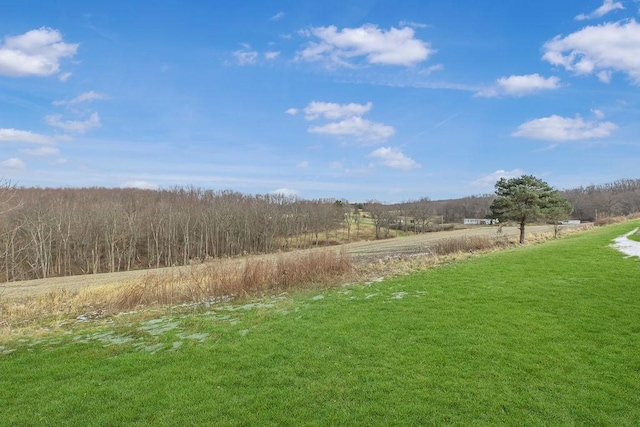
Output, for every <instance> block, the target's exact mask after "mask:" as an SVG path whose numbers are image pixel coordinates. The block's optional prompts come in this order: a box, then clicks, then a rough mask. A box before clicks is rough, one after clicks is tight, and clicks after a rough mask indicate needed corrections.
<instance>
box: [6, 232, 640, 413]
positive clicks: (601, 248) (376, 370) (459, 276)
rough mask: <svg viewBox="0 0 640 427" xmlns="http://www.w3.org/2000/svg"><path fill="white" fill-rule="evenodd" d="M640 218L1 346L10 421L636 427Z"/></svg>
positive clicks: (639, 402)
mask: <svg viewBox="0 0 640 427" xmlns="http://www.w3.org/2000/svg"><path fill="white" fill-rule="evenodd" d="M637 226H638V221H635V222H627V223H623V224H618V225H612V226H607V227H603V228H598V229H595V230H592V231H590V232H586V233H581V234H576V235H572V236H569V237H566V238H564V239H561V240H557V241H551V242H548V243H545V244H541V245H533V246H527V247H521V248H516V249H510V250H507V251H503V252H496V253H491V254H488V255H483V256H478V257H473V258H471V259H467V260H465V261H460V262H456V263H451V264H448V265H444V266H440V267H438V268H435V269H431V270H428V271H425V272H422V273H419V274H413V275H409V276H405V277H401V278H398V279H393V280H385V281H374V282H371V283H367V284H354V285H351V286H348V287H342V288H334V289H327V290H323V291H320V290H315V291H313V290H312V291H309V290H307V291H300V292H296V293H293V294H281V295H275V296H272V297H269V298H265V299H263V300H259V301H249V302H246V303H244V304H239V303H238V304H234V305H224V304H223V305H218V306H212V307H209V308H207V309H203V308H196V307H193V308H189V307H179V308H175V309H173V311H172V310H165V311H158V314H157V316H156V317H154V318H147V319H139V318H137V317H136V316H135V315H121V316H116V317H114V318H113V319H111V321H110V322H103V323H102V324H95V323H91V322H89V323H77V324H70V325H68V326H66V327H65V328H63V329H61V330H59V331H52V332H50V333H46V334H43V335H41V336H38V337H22V338H20V339H11V340H8V341H6V342H3V343H2V344H1V345H0V372H1V373H2V374H1V375H0V402H2V405H0V420H1V421H0V424H5V425H83V426H85V425H216V426H220V425H296V426H299V425H318V426H326V425H367V426H370V425H381V426H388V425H446V424H449V425H450V424H455V425H470V424H474V425H496V424H499V425H616V426H621V425H629V426H631V425H637V424H638V422H639V420H640V287H639V286H638V285H639V283H640V280H639V277H640V262H639V261H638V258H625V257H624V256H623V255H622V254H620V253H618V252H617V251H615V250H614V249H612V248H610V247H609V244H610V242H611V240H612V239H613V238H614V237H617V236H620V235H622V234H625V233H626V232H628V231H630V230H631V229H633V228H635V227H637Z"/></svg>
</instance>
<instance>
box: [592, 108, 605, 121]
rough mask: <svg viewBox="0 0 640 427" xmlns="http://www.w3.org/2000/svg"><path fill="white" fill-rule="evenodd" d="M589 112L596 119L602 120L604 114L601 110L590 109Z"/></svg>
mask: <svg viewBox="0 0 640 427" xmlns="http://www.w3.org/2000/svg"><path fill="white" fill-rule="evenodd" d="M591 112H592V113H593V115H594V116H596V118H598V119H602V118H604V113H603V112H602V110H598V109H596V108H592V109H591Z"/></svg>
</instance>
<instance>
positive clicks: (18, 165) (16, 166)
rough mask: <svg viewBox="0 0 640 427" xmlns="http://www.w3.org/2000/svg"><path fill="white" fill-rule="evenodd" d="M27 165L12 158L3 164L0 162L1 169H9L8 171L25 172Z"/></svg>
mask: <svg viewBox="0 0 640 427" xmlns="http://www.w3.org/2000/svg"><path fill="white" fill-rule="evenodd" d="M26 167H27V165H26V164H25V163H24V162H23V161H22V160H20V159H18V158H15V157H12V158H10V159H7V160H5V161H3V162H0V169H8V170H14V171H17V170H24V169H26Z"/></svg>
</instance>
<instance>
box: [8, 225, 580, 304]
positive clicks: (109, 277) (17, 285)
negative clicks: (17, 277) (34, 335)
mask: <svg viewBox="0 0 640 427" xmlns="http://www.w3.org/2000/svg"><path fill="white" fill-rule="evenodd" d="M580 227H581V226H573V227H569V226H563V229H569V228H574V229H575V228H580ZM497 230H498V229H497V228H496V227H477V228H468V229H464V230H454V231H447V232H437V233H425V234H420V235H413V236H408V237H398V238H390V239H386V240H372V241H361V242H356V243H347V244H344V245H339V246H332V247H327V246H323V247H321V248H322V249H325V250H326V249H327V248H330V249H333V250H336V251H339V250H341V249H343V248H344V249H345V251H346V253H347V254H349V255H350V257H351V260H352V262H353V263H354V264H362V263H368V262H370V261H373V260H376V259H382V258H385V257H391V256H402V255H416V254H421V253H428V252H429V247H430V246H431V245H433V244H434V242H437V241H442V240H445V239H451V238H457V237H463V236H468V237H471V236H490V237H494V236H496V233H497ZM393 233H394V232H392V235H393ZM518 233H519V230H518V228H517V227H503V228H502V235H503V236H508V237H511V236H517V235H518ZM541 233H553V226H549V225H542V226H528V227H527V235H528V236H533V235H535V234H541ZM319 249H320V248H319ZM313 250H316V249H315V248H314V249H308V250H305V251H313ZM303 252H304V251H296V252H295V253H296V254H298V255H299V254H300V253H303ZM278 255H282V254H269V255H252V256H249V257H242V258H231V259H221V260H214V261H212V262H215V263H242V262H244V261H245V260H246V259H252V258H254V259H255V258H265V257H266V258H269V257H275V256H278ZM192 268H193V266H186V267H168V268H160V269H154V270H136V271H125V272H118V273H103V274H95V275H81V276H67V277H56V278H49V279H37V280H28V281H21V282H10V283H3V284H0V298H2V299H19V298H23V297H30V296H35V295H42V294H46V293H48V292H51V291H55V290H60V289H63V290H65V291H68V292H74V291H79V290H82V289H89V288H97V287H105V286H111V285H114V286H115V285H121V284H124V283H127V282H130V281H133V280H135V279H140V278H141V277H144V276H153V275H165V274H167V273H173V272H176V271H180V270H182V271H184V272H188V271H189V269H192Z"/></svg>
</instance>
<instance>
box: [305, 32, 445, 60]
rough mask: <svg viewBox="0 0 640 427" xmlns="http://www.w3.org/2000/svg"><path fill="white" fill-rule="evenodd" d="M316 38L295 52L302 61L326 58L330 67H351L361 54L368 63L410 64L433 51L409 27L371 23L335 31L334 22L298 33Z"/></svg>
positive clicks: (426, 56) (423, 58) (425, 57)
mask: <svg viewBox="0 0 640 427" xmlns="http://www.w3.org/2000/svg"><path fill="white" fill-rule="evenodd" d="M301 34H302V35H305V36H308V37H311V36H313V37H315V38H317V39H318V41H315V42H310V43H308V44H307V46H306V47H305V48H304V49H303V50H301V51H299V52H298V54H297V56H296V58H297V59H298V60H304V61H326V62H327V63H328V64H330V65H332V66H336V65H338V66H347V67H350V66H353V65H354V64H353V60H355V59H357V58H362V57H364V59H365V61H366V62H367V63H369V64H383V65H403V66H411V65H415V64H417V63H419V62H422V61H425V60H426V59H427V58H428V57H429V55H431V54H432V53H434V52H435V50H433V49H431V46H430V44H429V43H427V42H424V41H422V40H419V39H416V38H415V37H414V36H415V31H414V30H413V28H410V27H403V28H399V29H398V28H394V27H392V28H391V29H389V30H387V31H385V30H382V29H380V28H378V27H377V26H376V25H373V24H365V25H363V26H361V27H358V28H344V29H342V30H338V29H337V28H336V27H335V26H334V25H331V26H329V27H314V28H311V29H310V30H308V31H303V32H301Z"/></svg>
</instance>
